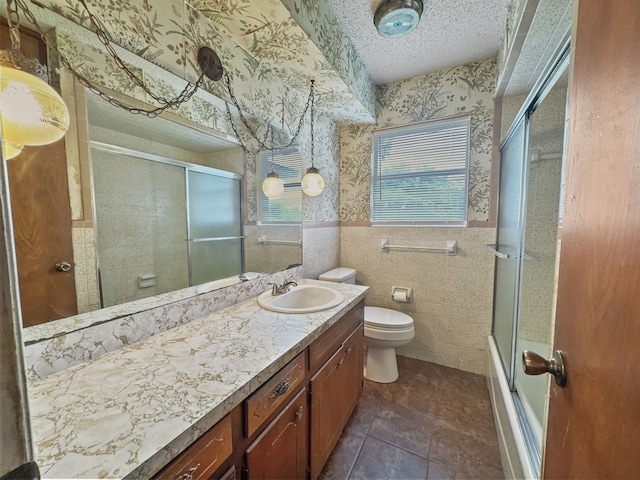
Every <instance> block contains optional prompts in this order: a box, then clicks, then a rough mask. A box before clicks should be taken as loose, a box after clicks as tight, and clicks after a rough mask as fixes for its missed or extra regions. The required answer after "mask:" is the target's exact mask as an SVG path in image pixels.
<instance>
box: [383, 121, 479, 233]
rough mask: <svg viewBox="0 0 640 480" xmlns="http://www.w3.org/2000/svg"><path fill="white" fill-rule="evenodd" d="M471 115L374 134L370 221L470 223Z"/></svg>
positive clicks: (387, 222) (438, 223) (434, 223)
mask: <svg viewBox="0 0 640 480" xmlns="http://www.w3.org/2000/svg"><path fill="white" fill-rule="evenodd" d="M469 130H470V120H469V117H468V116H464V117H456V118H449V119H444V120H437V121H432V122H425V123H420V124H413V125H409V126H406V127H399V128H392V129H386V130H380V131H377V132H374V134H373V148H372V166H371V174H372V180H371V223H372V224H394V225H403V224H428V225H466V221H467V182H468V169H469Z"/></svg>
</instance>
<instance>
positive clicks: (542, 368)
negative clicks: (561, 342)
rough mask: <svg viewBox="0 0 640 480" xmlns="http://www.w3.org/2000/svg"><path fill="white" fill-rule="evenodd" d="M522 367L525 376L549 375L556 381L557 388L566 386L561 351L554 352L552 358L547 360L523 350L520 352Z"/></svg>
mask: <svg viewBox="0 0 640 480" xmlns="http://www.w3.org/2000/svg"><path fill="white" fill-rule="evenodd" d="M522 366H523V367H524V373H526V374H527V375H542V374H543V373H550V374H551V375H553V376H554V378H555V379H556V384H557V385H558V386H559V387H564V386H565V385H566V384H567V372H566V371H565V368H564V360H563V358H562V351H561V350H554V352H553V356H552V357H551V358H550V359H549V360H547V359H546V358H544V357H541V356H540V355H538V354H537V353H535V352H530V351H529V350H524V351H523V352H522Z"/></svg>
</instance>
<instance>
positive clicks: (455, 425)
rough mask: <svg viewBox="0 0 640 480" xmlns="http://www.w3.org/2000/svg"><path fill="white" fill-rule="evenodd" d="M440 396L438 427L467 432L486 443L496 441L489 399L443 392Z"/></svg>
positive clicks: (440, 392)
mask: <svg viewBox="0 0 640 480" xmlns="http://www.w3.org/2000/svg"><path fill="white" fill-rule="evenodd" d="M439 394H440V396H439V398H438V402H437V405H436V411H435V414H434V417H435V419H436V425H438V426H444V427H448V428H449V429H453V430H458V431H461V432H465V433H467V434H469V435H473V436H475V437H477V438H479V439H481V440H484V441H486V442H490V441H492V439H495V437H496V430H495V424H494V421H493V411H492V410H491V404H490V402H489V399H488V398H486V399H485V398H478V397H477V396H475V395H466V394H464V393H452V392H443V391H442V390H439Z"/></svg>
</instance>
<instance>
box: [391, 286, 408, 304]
mask: <svg viewBox="0 0 640 480" xmlns="http://www.w3.org/2000/svg"><path fill="white" fill-rule="evenodd" d="M391 298H392V299H393V301H394V302H401V303H409V302H411V300H412V299H413V288H411V287H391Z"/></svg>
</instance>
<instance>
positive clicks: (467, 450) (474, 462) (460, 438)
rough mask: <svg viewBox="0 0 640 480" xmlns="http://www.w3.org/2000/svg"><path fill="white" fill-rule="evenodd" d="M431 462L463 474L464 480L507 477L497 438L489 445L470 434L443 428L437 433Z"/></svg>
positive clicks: (432, 447) (432, 446) (433, 440)
mask: <svg viewBox="0 0 640 480" xmlns="http://www.w3.org/2000/svg"><path fill="white" fill-rule="evenodd" d="M429 461H430V462H435V463H438V464H440V465H444V466H445V467H448V468H450V469H452V470H454V471H456V472H459V473H460V474H461V475H462V476H463V477H464V478H469V479H473V478H475V479H497V478H504V473H503V471H502V464H501V461H500V453H499V451H498V443H497V440H496V439H495V435H494V437H493V439H490V440H489V441H488V442H487V441H484V440H481V439H478V438H477V437H476V436H474V435H471V434H469V433H468V432H461V431H458V430H453V429H449V428H439V429H438V430H436V431H435V432H434V434H433V438H432V441H431V450H430V452H429Z"/></svg>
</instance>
